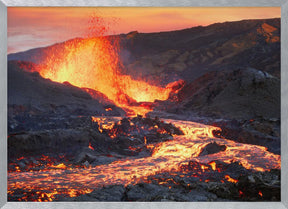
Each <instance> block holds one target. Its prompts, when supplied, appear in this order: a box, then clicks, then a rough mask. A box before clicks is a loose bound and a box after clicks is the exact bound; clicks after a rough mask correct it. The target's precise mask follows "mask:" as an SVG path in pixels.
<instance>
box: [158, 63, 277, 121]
mask: <svg viewBox="0 0 288 209" xmlns="http://www.w3.org/2000/svg"><path fill="white" fill-rule="evenodd" d="M158 109H162V110H166V111H168V112H177V111H178V110H181V111H182V112H183V111H184V112H185V111H186V112H189V111H191V112H198V113H199V114H201V115H203V116H210V117H216V118H228V119H238V120H240V119H251V118H280V80H279V79H278V78H276V77H273V76H271V75H269V74H268V73H265V72H263V71H259V70H256V69H252V68H241V69H237V70H232V71H231V70H225V71H214V72H209V73H206V74H205V75H204V76H202V77H200V78H198V79H196V80H195V81H194V82H192V83H190V84H188V85H186V86H184V87H183V88H182V89H181V90H180V91H179V93H178V99H177V101H175V102H173V101H172V100H171V101H170V102H169V101H167V102H159V106H158Z"/></svg>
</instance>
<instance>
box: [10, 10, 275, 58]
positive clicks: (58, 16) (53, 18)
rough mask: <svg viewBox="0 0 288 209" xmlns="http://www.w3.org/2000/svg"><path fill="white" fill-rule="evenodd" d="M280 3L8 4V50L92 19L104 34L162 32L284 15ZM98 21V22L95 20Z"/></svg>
mask: <svg viewBox="0 0 288 209" xmlns="http://www.w3.org/2000/svg"><path fill="white" fill-rule="evenodd" d="M280 9H281V8H280V7H248V8H247V7H243V8H241V7H235V8H232V7H230V8H221V7H217V8H216V7H214V8H209V7H207V8H203V7H199V8H193V7H190V8H189V7H181V8H177V7H170V8H168V7H166V8H160V7H153V8H152V7H150V8H149V7H146V8H145V7H141V8H135V7H134V8H128V7H101V8H100V7H99V8H91V7H87V8H84V7H83V8H79V7H78V8H77V7H74V8H73V7H58V8H55V7H42V8H40V7H8V54H9V53H14V52H19V51H25V50H28V49H32V48H36V47H43V46H49V45H52V44H54V43H57V42H63V41H65V40H68V39H72V38H75V37H87V35H89V33H91V29H89V27H90V28H91V25H92V23H91V20H95V18H94V19H93V17H101V18H100V19H99V18H98V19H97V20H98V21H100V24H101V25H105V27H106V30H105V33H104V34H105V35H111V34H121V33H129V32H131V31H135V30H137V31H138V32H142V33H149V32H160V31H171V30H179V29H184V28H191V27H195V26H199V25H202V26H206V25H210V24H213V23H218V22H226V21H237V20H243V19H265V18H275V17H280V16H281V11H280ZM94 24H95V23H94Z"/></svg>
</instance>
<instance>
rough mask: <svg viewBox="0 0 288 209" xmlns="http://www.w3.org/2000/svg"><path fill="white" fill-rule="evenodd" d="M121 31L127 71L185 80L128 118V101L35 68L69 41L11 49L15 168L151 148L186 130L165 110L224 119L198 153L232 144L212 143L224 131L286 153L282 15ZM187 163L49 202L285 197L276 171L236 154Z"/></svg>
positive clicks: (35, 194) (20, 197)
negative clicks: (235, 158)
mask: <svg viewBox="0 0 288 209" xmlns="http://www.w3.org/2000/svg"><path fill="white" fill-rule="evenodd" d="M111 38H115V37H111ZM117 38H118V39H119V41H120V46H121V47H120V48H121V50H120V58H121V61H122V63H123V65H121V66H119V67H120V68H119V69H120V71H121V73H123V74H128V75H131V76H132V77H134V78H136V79H144V80H145V81H148V82H149V83H151V84H157V85H161V86H163V87H164V86H165V85H166V84H168V83H170V82H173V81H178V83H177V85H176V86H177V89H175V91H173V93H171V94H170V96H169V98H168V99H167V100H165V101H155V102H154V103H149V105H150V106H151V107H152V108H153V111H151V112H150V113H148V114H147V115H146V117H142V116H137V117H134V118H125V117H124V115H125V111H124V110H123V109H121V108H119V107H117V106H116V105H115V104H114V103H113V101H111V100H109V99H108V97H107V96H106V95H104V94H102V93H101V92H98V91H95V90H93V89H89V88H79V87H76V86H73V85H71V84H70V83H69V82H64V83H57V82H53V81H51V80H49V79H44V78H42V77H41V76H40V75H39V73H37V72H33V69H34V68H37V67H39V66H41V65H39V64H41V62H42V61H43V59H44V58H45V56H46V55H47V54H48V53H49V51H50V50H51V49H52V48H53V49H55V48H56V49H57V51H58V52H59V51H61V50H63V47H64V44H63V43H58V44H55V45H53V46H49V47H45V48H37V49H31V50H29V51H26V52H20V53H15V54H10V55H8V156H9V158H8V161H9V162H8V164H9V165H8V167H9V168H8V169H9V172H11V173H13V174H17V172H19V173H20V174H21V172H42V171H43V172H44V174H45V172H46V171H47V172H49V170H52V172H54V171H55V172H58V171H59V170H60V171H61V172H62V170H61V169H64V170H65V172H67V175H69V174H70V173H69V172H70V170H69V169H84V170H85V169H87V168H91V167H92V168H93V167H96V166H98V165H111V166H114V164H113V162H118V161H120V160H123V159H128V158H129V159H130V160H131V159H132V160H133V159H140V160H141V159H145V158H146V157H151V156H152V155H153V152H154V148H155V147H156V145H157V146H158V145H159V144H162V143H165V142H168V143H169V142H173V140H175V138H177V137H181V136H182V135H183V131H184V130H181V129H180V128H179V127H176V126H175V125H174V124H171V123H165V122H163V120H162V118H164V119H168V118H171V119H177V120H181V121H183V123H184V124H185V123H186V122H187V123H189V122H190V121H194V122H198V123H201V124H205V126H206V125H211V126H214V127H220V128H221V130H219V129H215V130H213V136H209V137H210V138H209V137H208V138H209V140H211V143H209V144H207V145H206V146H205V147H204V148H203V149H201V152H200V153H199V156H197V157H200V158H201V156H204V157H205V156H207V155H208V156H209V155H212V156H213V154H216V155H217V154H219V153H221V152H225V151H227V152H228V150H229V148H228V149H227V146H226V145H223V144H221V143H220V144H218V143H216V142H215V141H217V140H218V141H221V140H222V139H223V140H232V141H233V142H235V143H238V142H239V143H241V144H250V145H251V144H252V145H261V146H263V147H264V148H265V152H266V151H267V152H268V151H269V155H270V154H271V153H273V154H276V155H280V79H281V78H280V75H281V73H280V19H267V20H243V21H238V22H225V23H216V24H212V25H209V26H206V27H202V26H199V27H194V28H190V29H185V30H179V31H171V32H161V33H147V34H144V33H139V32H137V31H134V32H131V33H128V34H121V35H117ZM68 42H69V40H68ZM175 88H176V87H175ZM94 116H105V117H104V118H105V119H103V120H102V119H100V118H99V117H98V118H97V117H94ZM112 116H113V117H112ZM115 116H117V117H119V118H118V119H117V120H116V121H118V122H115ZM110 119H111V121H110ZM203 126H204V125H203ZM196 132H197V131H196ZM188 138H189V137H188ZM200 138H201V137H200ZM204 138H205V137H203V136H202V138H201V139H203V140H204ZM206 139H207V137H206V138H205V140H206ZM229 143H230V142H229ZM159 146H160V145H159ZM264 148H263V150H264ZM266 149H267V150H266ZM260 150H261V149H260ZM270 152H271V153H270ZM271 155H272V154H271ZM160 161H161V159H160ZM185 163H186V164H185V165H184V164H183V165H182V164H181V165H179V166H178V170H177V171H173V170H172V171H170V172H158V173H155V175H148V176H146V178H145V179H144V180H143V179H142V180H143V182H139V181H138V182H136V183H134V184H128V185H124V184H115V183H111V185H106V186H103V187H102V188H94V189H93V190H91V191H89V192H82V193H81V192H78V193H77V194H76V195H75V194H74V193H73V194H72V195H70V196H69V195H68V196H67V195H65V194H64V192H63V194H58V196H57V195H54V196H53V200H55V201H231V200H233V201H235V200H236V201H239V200H241V201H243V200H244V201H246V200H248V201H263V200H265V201H275V200H279V199H280V171H279V169H275V170H273V169H272V170H271V171H265V172H263V171H257V172H256V171H253V170H250V169H247V168H244V167H243V165H241V163H239V162H231V163H224V162H222V161H219V162H218V161H217V167H218V168H219V169H215V167H213V165H212V164H211V165H210V164H208V163H202V164H201V163H199V162H197V161H193V159H190V160H189V161H188V164H187V162H185ZM66 170H67V171H66ZM60 171H59V172H60ZM63 172H64V171H63ZM65 172H64V173H65ZM71 172H72V171H71ZM75 172H76V171H75ZM195 172H196V173H195ZM65 174H66V173H65ZM226 175H228V176H229V178H228V177H227V176H226ZM163 182H164V183H163ZM77 186H78V185H77ZM50 192H51V191H50ZM49 195H51V194H50V193H47V194H46V193H45V192H43V193H41V192H39V191H38V190H37V189H36V190H35V189H32V190H31V189H30V190H29V189H28V190H25V189H23V188H20V189H18V188H17V189H14V190H13V191H11V193H9V192H8V199H9V201H41V200H42V201H44V200H45V201H46V200H49V201H51V200H52V199H51V197H52V196H49Z"/></svg>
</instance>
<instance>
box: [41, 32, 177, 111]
mask: <svg viewBox="0 0 288 209" xmlns="http://www.w3.org/2000/svg"><path fill="white" fill-rule="evenodd" d="M117 51H118V44H117V40H113V44H112V43H111V41H110V40H108V39H107V38H105V37H98V38H88V39H75V40H73V41H67V42H65V43H64V46H63V47H57V46H56V47H53V48H52V49H51V51H49V52H48V55H47V59H46V61H45V62H44V63H43V65H42V66H43V67H42V68H40V69H38V68H37V70H39V73H40V75H41V76H42V77H44V78H49V79H51V80H53V81H56V82H65V81H68V82H69V83H71V84H72V85H75V86H78V87H86V88H90V89H94V90H96V91H99V92H101V93H103V94H105V95H106V96H107V97H108V98H109V99H110V100H112V101H114V102H115V104H116V105H117V106H119V107H122V108H124V109H127V110H128V111H127V112H128V113H131V114H132V115H134V114H140V115H145V113H147V112H149V111H150V110H151V107H149V106H145V105H138V104H137V103H138V102H154V100H156V99H158V100H166V99H167V98H168V96H169V93H170V92H171V90H172V87H170V86H169V87H167V88H162V87H158V86H155V85H150V84H148V83H147V82H145V81H140V80H133V79H132V78H131V77H130V76H129V75H122V74H120V73H119V70H118V67H119V65H121V62H120V60H119V58H118V53H117ZM168 85H169V84H168ZM135 105H136V106H135ZM109 110H112V109H111V108H110V109H109V108H108V109H106V111H109Z"/></svg>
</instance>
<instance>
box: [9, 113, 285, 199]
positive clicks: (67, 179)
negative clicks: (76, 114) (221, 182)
mask: <svg viewBox="0 0 288 209" xmlns="http://www.w3.org/2000/svg"><path fill="white" fill-rule="evenodd" d="M93 120H95V121H102V125H105V120H104V119H103V118H94V119H93ZM108 121H109V120H108ZM111 121H113V118H112V117H111V118H110V122H111ZM116 121H117V120H116ZM165 121H166V122H168V123H169V122H171V123H172V124H174V125H175V126H177V127H180V128H181V130H182V131H183V132H184V135H179V136H174V139H173V140H171V141H166V142H161V143H158V144H153V145H154V147H153V154H152V156H150V157H145V158H136V159H135V158H127V159H123V160H119V161H114V162H112V163H110V164H106V165H99V166H95V167H89V168H76V169H72V170H70V169H66V170H62V169H53V170H43V171H39V172H9V174H8V193H9V192H10V193H13V191H14V190H15V189H17V188H22V189H26V190H33V189H35V188H41V189H43V190H45V191H51V198H52V199H53V195H54V194H53V192H55V191H57V192H58V194H67V195H69V196H73V195H75V194H74V192H73V191H75V190H77V191H78V194H83V193H87V192H89V191H90V192H91V190H92V189H95V188H99V187H102V186H103V185H111V184H124V185H127V184H131V183H137V182H139V181H143V179H145V177H147V176H149V175H155V174H157V173H161V172H166V171H167V172H171V175H172V174H173V172H174V171H177V170H179V166H180V165H185V164H187V163H188V164H189V161H191V160H192V161H195V162H199V163H201V164H206V165H210V166H211V167H212V169H213V170H214V169H217V168H216V163H215V164H214V163H211V162H213V161H214V162H215V160H218V161H222V162H227V163H231V162H234V161H238V162H240V163H241V164H242V165H243V167H245V168H246V169H252V170H255V171H268V170H270V169H280V168H281V166H280V155H276V154H273V153H270V152H268V151H267V149H265V148H264V147H262V146H257V145H248V144H241V143H237V142H234V141H230V140H227V139H221V138H213V134H212V131H213V130H219V128H217V127H213V126H208V125H203V124H199V123H194V122H189V121H177V120H170V119H169V120H168V119H167V120H165ZM211 142H216V143H218V144H225V145H226V146H227V149H226V150H225V151H223V152H218V153H215V154H210V155H204V156H202V155H201V156H199V154H200V152H201V150H202V149H203V148H204V147H205V146H206V145H207V144H209V143H211ZM206 165H203V166H202V165H201V168H200V170H201V172H202V171H203V172H205V171H206V170H207V169H210V168H209V166H206ZM225 179H226V180H227V181H230V182H233V183H236V182H237V180H235V179H233V178H231V177H230V176H228V175H227V176H225ZM239 192H240V191H239Z"/></svg>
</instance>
